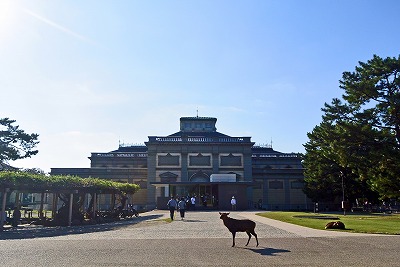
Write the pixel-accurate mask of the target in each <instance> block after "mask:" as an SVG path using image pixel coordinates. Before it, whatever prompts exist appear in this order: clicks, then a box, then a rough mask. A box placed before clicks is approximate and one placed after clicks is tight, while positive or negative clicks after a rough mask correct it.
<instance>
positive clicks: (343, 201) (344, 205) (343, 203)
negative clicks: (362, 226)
mask: <svg viewBox="0 0 400 267" xmlns="http://www.w3.org/2000/svg"><path fill="white" fill-rule="evenodd" d="M340 176H341V178H342V209H343V215H344V216H345V215H346V202H345V200H344V175H343V172H342V171H340Z"/></svg>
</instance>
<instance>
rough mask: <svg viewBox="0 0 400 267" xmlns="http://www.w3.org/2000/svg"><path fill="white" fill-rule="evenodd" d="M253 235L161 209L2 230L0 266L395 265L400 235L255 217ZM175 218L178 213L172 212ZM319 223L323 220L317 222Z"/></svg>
mask: <svg viewBox="0 0 400 267" xmlns="http://www.w3.org/2000/svg"><path fill="white" fill-rule="evenodd" d="M255 214H256V212H250V211H241V212H232V213H231V215H230V216H231V217H233V218H238V219H243V218H249V219H252V220H254V221H256V222H257V226H256V233H257V234H258V238H259V242H260V245H259V246H258V247H256V246H255V244H256V241H255V239H254V237H253V238H252V239H251V240H250V243H249V246H247V247H246V246H245V244H246V241H247V235H246V234H245V233H238V234H237V235H236V247H234V248H232V247H231V244H232V235H231V234H230V232H229V231H228V230H227V228H225V226H224V225H223V223H222V220H220V219H219V214H218V212H216V211H212V212H211V211H210V212H203V211H195V212H188V213H187V215H186V218H185V220H183V221H182V220H180V218H179V216H178V218H176V220H174V221H173V222H172V223H166V222H165V221H163V220H160V219H163V218H168V216H169V214H168V212H167V211H159V210H155V211H151V212H147V213H143V214H141V216H140V217H139V218H133V219H131V220H127V221H121V222H117V223H110V224H102V225H93V226H82V227H80V226H79V227H78V226H77V227H62V228H46V227H30V226H24V227H19V228H18V229H7V230H5V231H3V232H1V237H0V255H1V256H2V257H1V258H0V266H27V265H29V266H30V265H32V266H50V265H51V266H377V265H380V266H400V255H399V254H400V253H399V252H400V249H399V247H400V246H399V244H400V243H399V241H400V236H388V235H370V234H353V233H346V232H339V231H327V230H314V229H309V228H306V227H300V226H295V225H291V224H287V223H282V222H279V221H275V220H271V219H267V218H263V217H260V216H258V215H255ZM177 215H178V214H177ZM321 223H322V224H325V223H326V222H325V221H321Z"/></svg>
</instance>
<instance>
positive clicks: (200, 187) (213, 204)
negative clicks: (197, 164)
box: [170, 184, 218, 209]
mask: <svg viewBox="0 0 400 267" xmlns="http://www.w3.org/2000/svg"><path fill="white" fill-rule="evenodd" d="M171 187H172V188H171V191H170V192H172V193H173V194H174V195H176V196H178V197H186V198H191V197H192V196H195V198H196V208H197V207H199V208H200V207H202V208H206V209H212V208H217V207H218V185H209V184H195V185H179V186H171Z"/></svg>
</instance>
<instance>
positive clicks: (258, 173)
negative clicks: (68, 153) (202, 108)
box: [51, 116, 312, 210]
mask: <svg viewBox="0 0 400 267" xmlns="http://www.w3.org/2000/svg"><path fill="white" fill-rule="evenodd" d="M216 122H217V119H216V118H211V117H198V116H197V117H182V118H180V131H179V132H177V133H174V134H171V135H168V136H149V137H148V141H147V142H145V145H119V148H118V149H117V150H115V151H111V152H107V153H91V156H90V157H89V159H90V162H91V163H90V168H52V169H51V174H54V175H67V174H69V175H77V176H80V177H98V178H103V179H112V180H114V181H121V182H128V183H136V184H138V185H140V188H141V189H140V190H139V191H138V192H137V193H135V194H134V195H133V196H132V199H131V202H132V203H134V204H135V205H137V206H138V207H139V208H140V209H143V210H150V209H154V208H158V209H166V208H167V206H166V203H167V200H168V199H169V198H170V196H179V197H189V196H190V197H191V196H195V197H196V205H197V207H198V208H203V209H220V210H224V209H230V207H231V206H230V200H231V198H232V197H235V198H236V200H237V209H238V210H244V209H254V208H263V209H267V210H307V209H310V208H311V205H312V203H311V201H310V200H309V199H308V198H307V197H306V196H305V194H304V193H303V191H302V188H303V181H304V177H303V167H302V164H301V157H300V155H299V154H298V153H282V152H278V151H275V150H273V148H272V146H257V145H255V143H254V142H252V141H251V137H232V136H228V135H225V134H222V133H220V132H218V131H217V129H216Z"/></svg>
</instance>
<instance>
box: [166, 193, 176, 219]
mask: <svg viewBox="0 0 400 267" xmlns="http://www.w3.org/2000/svg"><path fill="white" fill-rule="evenodd" d="M167 206H168V209H169V216H170V217H171V220H174V215H175V210H176V208H177V206H178V203H177V202H176V200H175V198H174V197H171V199H170V200H168V203H167Z"/></svg>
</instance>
